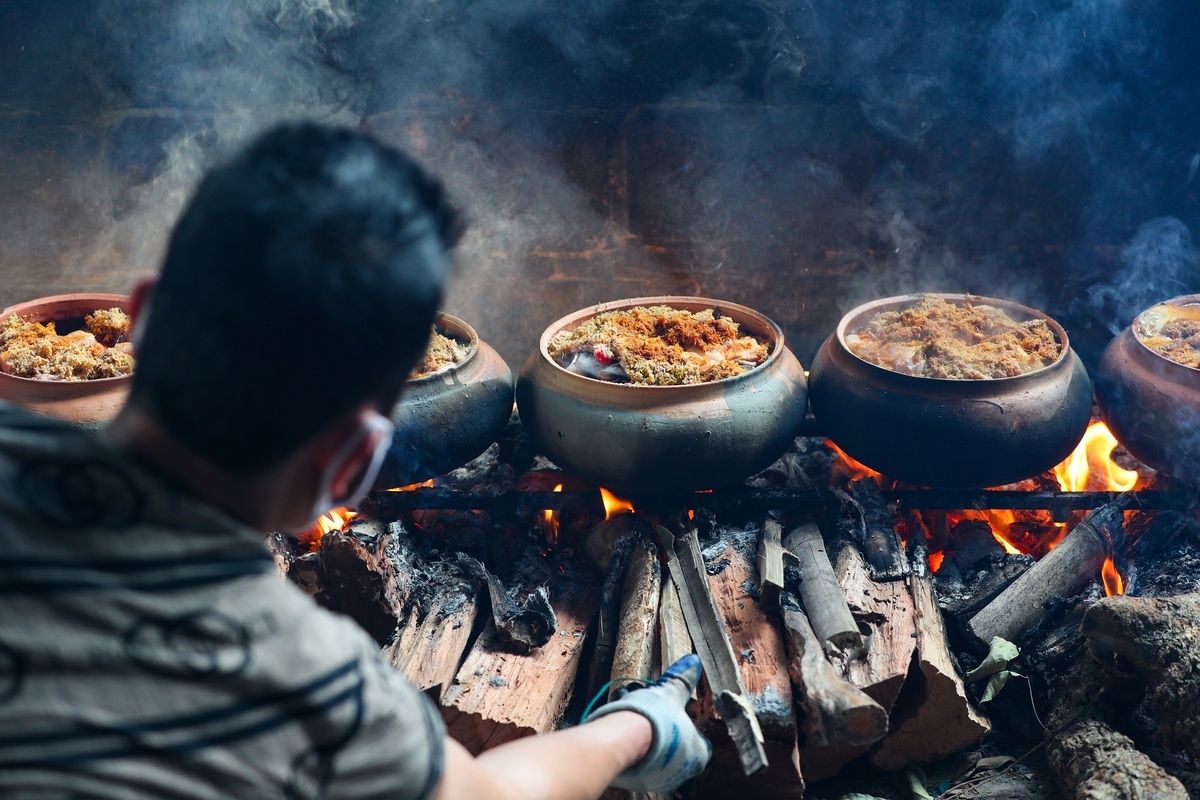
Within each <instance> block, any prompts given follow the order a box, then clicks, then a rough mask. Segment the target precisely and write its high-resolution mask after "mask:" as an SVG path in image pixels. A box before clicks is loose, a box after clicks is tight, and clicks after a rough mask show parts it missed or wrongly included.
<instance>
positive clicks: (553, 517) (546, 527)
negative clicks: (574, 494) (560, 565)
mask: <svg viewBox="0 0 1200 800" xmlns="http://www.w3.org/2000/svg"><path fill="white" fill-rule="evenodd" d="M562 490H563V485H562V484H561V483H560V484H557V485H556V486H555V487H554V489H553V491H556V492H561V491H562ZM542 533H543V535H545V537H546V541H547V542H548V543H549V544H555V543H556V542H557V541H558V512H557V511H555V510H553V509H550V508H547V509H545V510H543V511H542Z"/></svg>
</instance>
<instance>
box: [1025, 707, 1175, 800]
mask: <svg viewBox="0 0 1200 800" xmlns="http://www.w3.org/2000/svg"><path fill="white" fill-rule="evenodd" d="M1046 760H1047V762H1048V763H1049V764H1050V768H1051V769H1052V770H1053V771H1054V775H1055V778H1056V780H1057V781H1058V784H1059V787H1060V788H1061V789H1062V790H1063V793H1064V794H1065V795H1066V796H1067V798H1068V800H1120V799H1122V798H1145V800H1150V798H1154V800H1187V798H1188V792H1187V790H1186V789H1185V788H1184V787H1183V784H1182V783H1180V782H1179V780H1178V779H1176V778H1175V777H1173V776H1171V775H1170V774H1168V773H1167V772H1166V770H1164V769H1163V768H1162V767H1160V766H1159V765H1158V764H1156V763H1154V762H1153V761H1152V760H1151V759H1150V758H1149V757H1148V756H1146V755H1145V754H1144V753H1142V752H1141V751H1140V750H1138V749H1137V748H1136V747H1135V746H1134V744H1133V741H1132V740H1131V739H1130V738H1129V737H1128V736H1124V735H1122V734H1120V733H1117V732H1116V731H1115V730H1113V729H1112V728H1111V727H1109V726H1108V725H1107V724H1106V723H1104V722H1102V721H1100V720H1096V719H1090V718H1089V719H1083V720H1080V721H1078V722H1075V723H1073V724H1072V725H1070V726H1069V727H1068V728H1067V729H1066V730H1064V731H1062V732H1060V733H1059V734H1057V735H1056V736H1054V737H1053V738H1052V739H1051V740H1050V741H1049V742H1048V743H1047V745H1046Z"/></svg>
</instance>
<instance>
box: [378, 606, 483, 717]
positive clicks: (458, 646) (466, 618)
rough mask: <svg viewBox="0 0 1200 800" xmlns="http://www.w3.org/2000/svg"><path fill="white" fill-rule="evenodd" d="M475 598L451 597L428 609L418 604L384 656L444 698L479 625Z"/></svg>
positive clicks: (431, 692)
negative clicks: (476, 621) (477, 624)
mask: <svg viewBox="0 0 1200 800" xmlns="http://www.w3.org/2000/svg"><path fill="white" fill-rule="evenodd" d="M478 609H479V607H478V605H477V604H476V602H475V600H474V599H473V598H465V597H464V598H459V599H458V600H455V599H453V598H447V599H446V600H443V601H441V602H439V603H437V604H436V605H434V606H433V607H432V608H430V609H429V610H428V611H426V610H425V609H422V608H420V607H414V608H413V610H412V611H410V612H409V616H408V619H407V620H406V621H405V622H404V624H403V625H402V626H401V628H400V635H399V636H397V637H396V639H395V640H394V641H393V642H392V643H391V644H390V645H389V646H388V647H386V648H384V651H383V655H384V660H386V661H387V662H388V663H389V664H391V665H392V666H394V667H395V668H396V669H398V670H400V672H402V673H403V674H404V675H405V677H407V678H408V679H409V680H410V681H411V682H412V683H413V685H415V686H416V687H417V688H418V689H420V690H422V691H428V692H429V693H430V694H431V695H433V697H435V698H437V699H440V698H441V697H442V695H443V694H445V691H446V689H447V688H448V687H449V686H450V683H451V682H452V681H453V680H454V676H455V674H456V673H457V672H458V668H459V664H460V663H461V662H462V659H463V656H464V655H465V652H466V648H467V644H468V642H469V641H470V639H471V634H472V632H473V629H474V626H475V619H476V616H477V612H478Z"/></svg>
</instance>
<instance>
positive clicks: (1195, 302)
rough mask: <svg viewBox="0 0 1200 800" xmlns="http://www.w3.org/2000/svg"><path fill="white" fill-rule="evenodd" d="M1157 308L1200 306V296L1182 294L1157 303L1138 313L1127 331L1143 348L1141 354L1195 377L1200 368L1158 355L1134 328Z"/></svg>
mask: <svg viewBox="0 0 1200 800" xmlns="http://www.w3.org/2000/svg"><path fill="white" fill-rule="evenodd" d="M1155 306H1200V294H1181V295H1179V296H1177V297H1172V298H1170V299H1169V300H1162V301H1160V302H1157V303H1155V304H1154V305H1153V306H1147V307H1146V308H1143V309H1142V310H1141V311H1139V312H1138V314H1137V316H1136V317H1134V318H1133V322H1131V323H1129V327H1127V328H1126V329H1125V330H1127V331H1129V333H1130V334H1132V336H1133V340H1134V341H1135V342H1137V343H1138V347H1139V348H1141V350H1140V352H1144V353H1146V354H1148V355H1150V356H1152V357H1153V358H1156V359H1158V360H1159V361H1162V362H1163V363H1165V364H1168V365H1169V366H1168V367H1167V368H1168V369H1177V370H1183V372H1181V373H1180V374H1182V375H1193V376H1194V375H1196V374H1197V373H1200V368H1197V367H1189V366H1188V365H1187V364H1180V363H1179V362H1178V361H1175V360H1173V359H1170V358H1167V357H1166V356H1164V355H1163V354H1162V353H1156V352H1154V351H1153V350H1151V349H1150V347H1149V346H1148V345H1147V344H1146V343H1145V342H1144V341H1142V337H1141V336H1140V335H1138V332H1137V329H1136V328H1134V326H1135V325H1137V321H1138V320H1139V319H1141V318H1142V314H1145V313H1146V312H1147V311H1149V310H1150V309H1152V308H1154V307H1155Z"/></svg>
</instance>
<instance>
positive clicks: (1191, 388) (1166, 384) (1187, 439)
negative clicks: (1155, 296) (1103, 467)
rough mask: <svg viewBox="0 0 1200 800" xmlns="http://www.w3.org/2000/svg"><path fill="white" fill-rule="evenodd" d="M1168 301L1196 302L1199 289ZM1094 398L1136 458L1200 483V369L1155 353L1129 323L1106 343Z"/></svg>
mask: <svg viewBox="0 0 1200 800" xmlns="http://www.w3.org/2000/svg"><path fill="white" fill-rule="evenodd" d="M1166 304H1167V305H1197V304H1200V295H1197V294H1192V295H1184V296H1181V297H1176V298H1173V299H1171V300H1167V301H1166ZM1144 313H1145V312H1143V314H1144ZM1140 319H1141V315H1139V320H1140ZM1134 324H1135V325H1136V324H1137V321H1135V323H1134ZM1096 403H1097V405H1098V406H1099V407H1100V416H1101V417H1102V418H1103V419H1104V422H1105V424H1107V425H1108V427H1109V430H1111V431H1112V433H1113V436H1116V437H1117V440H1118V441H1119V442H1120V443H1121V444H1123V445H1124V446H1125V449H1126V450H1128V451H1129V453H1130V454H1131V455H1132V456H1133V457H1134V458H1136V459H1138V460H1139V461H1141V462H1142V463H1144V464H1146V465H1147V466H1150V467H1153V468H1154V469H1156V470H1159V471H1160V472H1164V473H1166V474H1168V475H1171V476H1173V477H1176V478H1179V479H1182V480H1184V481H1186V482H1188V483H1190V484H1192V485H1200V370H1197V369H1193V368H1192V367H1186V366H1184V365H1183V364H1178V363H1176V362H1174V361H1171V360H1170V359H1168V358H1165V357H1163V356H1160V355H1159V354H1158V353H1155V352H1154V351H1153V350H1151V349H1150V348H1148V347H1146V345H1145V344H1143V343H1142V340H1141V339H1140V338H1138V336H1137V334H1136V333H1134V331H1133V327H1132V326H1131V327H1129V328H1126V329H1125V330H1124V331H1122V332H1121V333H1120V335H1118V336H1117V337H1116V338H1115V339H1113V340H1112V341H1111V342H1109V344H1108V347H1107V348H1105V351H1104V355H1103V357H1102V358H1101V359H1100V367H1099V369H1098V371H1097V373H1096Z"/></svg>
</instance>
